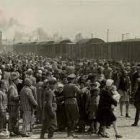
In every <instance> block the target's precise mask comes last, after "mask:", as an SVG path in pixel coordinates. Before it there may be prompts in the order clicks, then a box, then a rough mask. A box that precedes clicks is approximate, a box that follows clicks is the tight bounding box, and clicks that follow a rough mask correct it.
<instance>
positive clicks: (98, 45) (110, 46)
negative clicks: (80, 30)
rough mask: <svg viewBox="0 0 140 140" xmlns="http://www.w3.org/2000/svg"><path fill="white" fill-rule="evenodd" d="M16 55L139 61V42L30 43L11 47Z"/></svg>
mask: <svg viewBox="0 0 140 140" xmlns="http://www.w3.org/2000/svg"><path fill="white" fill-rule="evenodd" d="M13 50H14V52H16V53H35V54H37V55H42V56H47V57H60V56H61V57H63V58H92V59H113V60H120V59H123V60H124V59H125V60H129V61H139V60H140V55H139V52H140V41H123V42H109V43H106V42H104V41H103V40H101V39H98V38H94V39H85V40H81V41H79V42H77V43H73V42H71V41H70V40H63V41H61V42H54V41H49V42H32V43H19V44H15V45H13Z"/></svg>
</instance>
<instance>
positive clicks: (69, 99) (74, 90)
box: [63, 74, 80, 138]
mask: <svg viewBox="0 0 140 140" xmlns="http://www.w3.org/2000/svg"><path fill="white" fill-rule="evenodd" d="M75 78H76V75H75V74H70V75H69V76H68V84H66V85H65V86H64V89H63V94H64V99H65V102H64V103H65V111H66V118H67V136H68V137H69V138H71V137H72V138H76V137H77V136H75V135H74V129H75V126H76V124H77V123H78V119H79V109H78V103H77V99H76V98H77V94H78V93H80V89H79V88H78V87H77V86H76V85H75V84H74V81H75Z"/></svg>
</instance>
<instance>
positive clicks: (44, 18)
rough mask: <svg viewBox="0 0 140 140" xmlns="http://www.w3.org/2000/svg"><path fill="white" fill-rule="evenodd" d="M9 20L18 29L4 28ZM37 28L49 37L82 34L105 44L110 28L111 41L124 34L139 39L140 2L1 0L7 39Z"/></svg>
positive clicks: (0, 12) (1, 20) (0, 22)
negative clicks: (18, 32) (19, 32)
mask: <svg viewBox="0 0 140 140" xmlns="http://www.w3.org/2000/svg"><path fill="white" fill-rule="evenodd" d="M10 18H13V19H14V21H13V22H12V23H15V24H16V25H15V27H14V26H11V28H10V25H9V26H8V25H7V26H5V25H6V24H7V22H8V21H9V19H10ZM12 23H11V24H12ZM38 27H42V28H43V29H44V30H45V31H46V32H47V33H48V34H50V35H52V34H54V33H56V32H58V33H59V34H61V35H62V36H64V37H69V38H73V36H74V35H75V34H77V33H79V32H81V33H82V34H83V36H85V37H90V35H91V33H93V36H94V37H100V38H102V39H104V40H105V41H106V30H107V29H110V34H109V40H110V41H117V40H120V39H121V34H122V33H131V34H130V35H129V38H134V37H135V36H136V37H140V0H0V28H1V30H2V31H3V32H4V37H7V38H10V37H12V35H13V34H14V32H15V31H16V30H21V31H23V32H30V31H32V30H35V29H36V28H38Z"/></svg>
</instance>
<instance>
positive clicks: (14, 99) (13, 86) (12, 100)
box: [8, 72, 20, 136]
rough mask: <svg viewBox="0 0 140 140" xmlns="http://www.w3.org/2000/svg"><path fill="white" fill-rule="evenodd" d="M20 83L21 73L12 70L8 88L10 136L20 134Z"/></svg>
mask: <svg viewBox="0 0 140 140" xmlns="http://www.w3.org/2000/svg"><path fill="white" fill-rule="evenodd" d="M18 83H19V74H18V73H17V72H12V73H11V77H10V86H9V89H8V111H9V131H10V136H15V135H19V134H20V133H19V128H18V119H19V94H18V90H17V84H18Z"/></svg>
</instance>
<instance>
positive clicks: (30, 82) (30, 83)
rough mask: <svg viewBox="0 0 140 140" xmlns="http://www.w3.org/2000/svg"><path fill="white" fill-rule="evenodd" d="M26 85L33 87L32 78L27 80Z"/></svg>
mask: <svg viewBox="0 0 140 140" xmlns="http://www.w3.org/2000/svg"><path fill="white" fill-rule="evenodd" d="M24 84H25V85H27V86H31V85H32V80H31V79H30V78H25V80H24Z"/></svg>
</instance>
